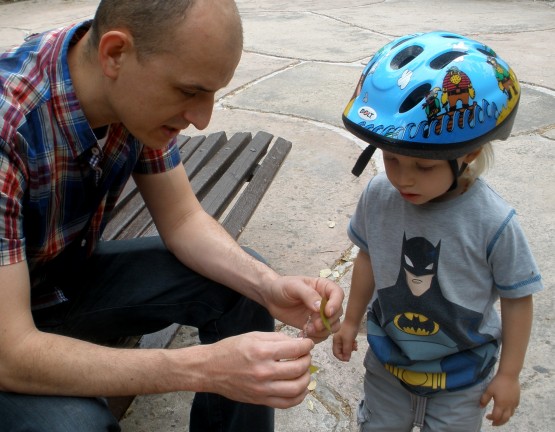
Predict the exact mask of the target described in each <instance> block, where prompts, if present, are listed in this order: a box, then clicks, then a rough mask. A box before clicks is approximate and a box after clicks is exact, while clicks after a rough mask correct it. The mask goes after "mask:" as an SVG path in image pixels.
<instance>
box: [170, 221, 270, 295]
mask: <svg viewBox="0 0 555 432" xmlns="http://www.w3.org/2000/svg"><path fill="white" fill-rule="evenodd" d="M189 217H190V218H191V219H193V218H194V219H195V220H194V221H192V220H189V221H187V222H185V223H183V224H181V226H180V227H179V228H178V229H177V230H176V231H175V232H174V234H173V235H172V236H171V238H170V239H164V241H165V243H166V246H167V247H168V249H169V250H170V251H171V252H172V253H173V254H174V255H175V256H176V257H177V258H178V259H179V260H180V261H181V262H183V263H184V264H186V265H187V266H188V267H190V268H192V269H193V270H195V271H197V272H199V273H200V274H203V275H205V276H207V277H209V278H210V279H212V280H215V281H217V282H219V283H221V284H223V285H225V286H228V287H230V288H232V289H234V290H236V291H238V292H240V293H241V294H243V295H245V296H247V297H249V298H251V299H253V300H255V301H257V302H258V303H260V304H262V305H265V304H266V300H265V298H264V293H265V292H264V287H268V286H269V285H270V283H271V281H272V280H274V279H276V278H277V277H278V274H277V273H276V272H274V271H273V270H272V269H270V268H269V267H268V266H266V265H265V264H263V263H261V262H260V261H258V260H256V259H255V258H253V257H252V256H250V255H249V254H247V253H246V252H245V251H244V250H243V249H242V248H241V247H240V246H239V245H238V244H237V242H236V241H235V240H234V239H233V238H232V237H231V236H230V235H229V234H228V233H227V231H225V229H224V228H223V227H222V226H221V225H220V224H219V223H218V222H217V221H216V220H214V219H213V218H212V217H210V216H209V215H208V214H206V213H204V212H203V211H199V212H197V213H195V214H194V215H190V216H189Z"/></svg>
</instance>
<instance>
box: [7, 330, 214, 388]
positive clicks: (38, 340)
mask: <svg viewBox="0 0 555 432" xmlns="http://www.w3.org/2000/svg"><path fill="white" fill-rule="evenodd" d="M198 349H199V347H190V348H187V353H185V352H183V351H184V350H179V351H177V350H146V349H145V350H135V349H118V348H109V347H103V346H99V345H94V344H91V343H88V342H83V341H80V340H76V339H72V338H68V337H65V336H59V335H55V334H49V333H43V332H40V331H38V330H37V331H33V332H30V333H29V334H28V335H27V336H26V337H25V338H24V340H22V341H20V342H19V343H17V344H14V346H13V349H12V350H11V352H10V354H9V355H3V356H2V358H1V362H0V367H1V369H2V372H1V373H0V376H1V378H0V387H1V388H2V390H4V391H11V392H17V393H26V394H48V395H66V396H116V395H117V396H122V395H134V394H145V393H160V392H170V391H178V390H191V391H197V390H199V389H200V388H201V384H200V381H201V380H198V379H195V377H198V376H199V375H201V371H202V365H201V364H199V363H200V362H199V360H198V359H199V358H202V357H203V356H201V355H199V354H198V353H197V354H195V352H194V351H195V350H198ZM187 371H190V374H189V375H190V376H187ZM177 377H179V379H177Z"/></svg>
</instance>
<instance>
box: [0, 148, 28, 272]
mask: <svg viewBox="0 0 555 432" xmlns="http://www.w3.org/2000/svg"><path fill="white" fill-rule="evenodd" d="M6 150H8V144H6V142H5V141H4V140H2V139H0V265H8V264H15V263H17V262H20V261H23V260H25V238H24V236H23V216H22V209H21V199H22V197H23V190H24V183H25V178H24V176H23V175H22V173H21V172H20V171H19V170H18V169H16V168H15V166H14V163H13V161H12V160H11V159H10V157H9V156H8V155H9V154H11V152H10V151H9V150H8V151H6Z"/></svg>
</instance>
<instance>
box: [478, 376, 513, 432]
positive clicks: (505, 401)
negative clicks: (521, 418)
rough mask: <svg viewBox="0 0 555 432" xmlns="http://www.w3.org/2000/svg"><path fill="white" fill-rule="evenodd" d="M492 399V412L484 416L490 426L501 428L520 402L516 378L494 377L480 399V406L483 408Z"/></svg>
mask: <svg viewBox="0 0 555 432" xmlns="http://www.w3.org/2000/svg"><path fill="white" fill-rule="evenodd" d="M492 398H493V410H492V411H491V413H489V414H487V415H486V418H487V419H488V420H491V424H492V426H501V425H504V424H505V423H507V422H508V421H509V419H510V418H511V417H512V416H513V414H514V413H515V410H516V407H517V406H518V403H519V401H520V383H519V381H518V376H517V377H512V376H508V375H499V374H498V375H496V376H495V377H493V379H492V380H491V382H490V383H489V385H488V387H487V388H486V391H485V392H484V394H483V395H482V397H481V398H480V406H481V407H482V408H483V407H485V406H486V405H487V404H488V403H489V401H490V400H491V399H492Z"/></svg>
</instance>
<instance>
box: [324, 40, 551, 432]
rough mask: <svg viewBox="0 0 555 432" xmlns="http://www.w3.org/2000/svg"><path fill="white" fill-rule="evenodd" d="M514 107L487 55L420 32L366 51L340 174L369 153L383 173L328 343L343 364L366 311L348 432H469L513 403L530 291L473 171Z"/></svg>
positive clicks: (369, 196)
mask: <svg viewBox="0 0 555 432" xmlns="http://www.w3.org/2000/svg"><path fill="white" fill-rule="evenodd" d="M519 98H520V86H519V83H518V81H517V79H516V77H515V75H514V73H513V72H512V70H511V69H510V68H509V66H508V65H507V64H506V63H505V62H504V61H503V60H502V59H501V58H499V57H498V56H497V55H496V54H495V52H494V51H492V50H491V49H490V48H488V47H487V46H485V45H483V44H481V43H479V42H476V41H474V40H471V39H468V38H466V37H463V36H460V35H456V34H452V33H447V32H432V33H426V34H415V35H408V36H404V37H401V38H399V39H397V40H395V41H393V42H391V43H389V44H388V45H386V46H385V47H383V48H382V49H381V50H380V51H378V53H377V54H376V55H375V56H374V57H373V58H372V59H371V60H370V62H369V63H368V65H367V66H366V68H365V69H364V72H363V74H362V77H361V79H360V81H359V84H358V85H357V88H356V90H355V94H354V95H353V98H352V99H351V101H350V102H349V104H348V105H347V107H346V108H345V111H344V113H343V121H344V123H345V126H346V128H347V129H348V130H349V131H350V132H352V133H353V134H354V135H356V136H358V137H359V138H361V139H363V140H365V141H367V142H368V143H369V144H370V145H369V146H368V147H367V149H366V150H365V151H364V152H363V154H362V155H361V158H360V159H359V161H358V162H357V165H356V166H355V168H354V170H353V173H355V175H358V174H360V172H361V171H362V170H363V169H364V167H365V166H366V164H367V163H368V161H369V159H370V157H371V155H372V153H373V151H374V150H375V148H376V147H378V148H380V149H381V150H382V152H383V161H384V165H385V174H379V175H377V176H376V177H374V178H373V179H372V180H371V181H370V183H369V184H368V186H367V188H366V190H365V191H364V192H363V194H362V197H361V198H360V201H359V203H358V206H357V209H356V211H355V214H354V215H353V216H352V219H351V222H350V225H349V228H348V234H349V237H350V238H351V240H352V241H353V242H354V243H355V244H356V245H357V246H358V247H359V248H360V252H359V254H358V256H357V258H356V260H355V264H354V268H353V278H352V286H351V291H350V297H349V300H348V305H347V311H346V314H345V320H344V322H343V324H342V327H341V330H340V331H339V332H338V333H336V334H335V336H334V339H333V352H334V355H335V356H336V357H337V358H338V359H340V360H343V361H348V360H349V359H350V357H351V353H352V351H353V350H356V349H357V348H356V339H355V338H356V336H357V333H358V330H359V327H360V325H361V321H362V319H363V316H364V314H365V313H366V312H367V332H368V341H369V344H370V346H369V349H368V351H367V353H366V357H365V360H364V365H365V368H366V375H365V381H364V392H365V397H364V401H363V402H361V405H360V407H359V413H358V421H359V424H360V430H361V431H364V432H366V431H379V432H385V431H394V432H403V431H410V430H411V429H412V428H413V427H420V428H421V430H423V431H433V432H440V431H448V432H457V431H461V432H472V431H479V430H480V427H481V424H482V419H483V416H484V413H485V409H486V405H487V404H488V403H489V402H490V400H491V399H493V410H492V411H491V413H489V414H488V415H487V416H486V418H487V419H489V420H490V421H491V422H492V424H493V425H502V424H504V423H506V422H507V421H508V420H509V418H510V417H511V416H512V415H513V414H514V412H515V409H516V407H517V406H518V403H519V396H520V384H519V373H520V371H521V369H522V365H523V362H524V356H525V352H526V349H527V344H528V340H529V335H530V330H531V323H532V294H533V293H535V292H537V291H540V290H541V289H542V288H543V287H542V282H541V276H540V274H539V271H538V268H537V266H536V263H535V261H534V258H533V256H532V254H531V252H530V249H529V246H528V243H527V241H526V238H525V236H524V233H523V231H522V229H521V227H520V225H519V223H518V221H517V219H516V216H515V211H514V210H513V209H512V208H511V207H510V206H509V205H508V204H507V203H506V202H505V201H504V200H503V199H502V198H501V197H500V196H499V195H497V193H495V192H494V191H493V190H492V189H491V188H490V187H489V186H488V185H487V183H486V182H485V181H484V180H483V179H482V178H481V177H479V175H480V173H481V172H482V171H483V170H484V169H485V168H486V167H487V162H488V160H489V159H490V156H491V145H490V144H489V142H490V141H492V140H495V139H506V138H507V137H508V136H509V134H510V131H511V128H512V124H513V121H514V118H515V115H516V111H517V107H518V102H519ZM499 298H500V307H501V317H499V315H498V314H497V312H496V308H495V303H496V301H497V300H498V299H499ZM368 305H369V306H368ZM501 343H502V344H503V345H502V349H501V350H500V347H501ZM499 351H500V353H499ZM498 358H499V365H498V368H497V372H495V371H494V369H495V368H494V366H495V364H496V362H497V359H498Z"/></svg>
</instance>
